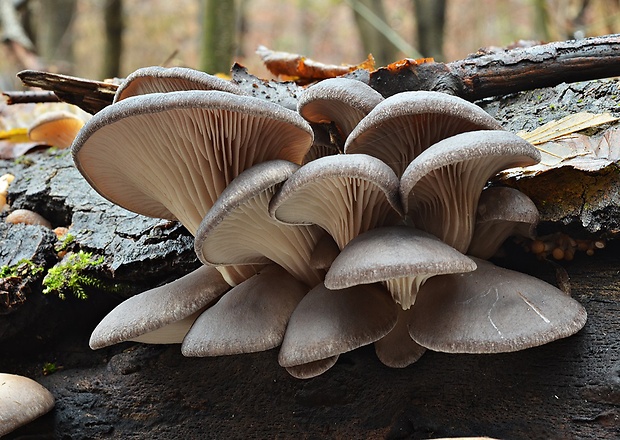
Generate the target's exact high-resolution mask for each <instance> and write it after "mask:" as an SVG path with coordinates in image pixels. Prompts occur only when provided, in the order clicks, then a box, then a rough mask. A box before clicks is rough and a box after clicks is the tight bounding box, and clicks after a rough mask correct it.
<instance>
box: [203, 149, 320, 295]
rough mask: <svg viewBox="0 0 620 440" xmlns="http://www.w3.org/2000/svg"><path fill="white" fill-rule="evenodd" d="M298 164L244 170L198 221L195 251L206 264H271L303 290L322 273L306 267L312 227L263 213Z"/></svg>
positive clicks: (265, 164)
mask: <svg viewBox="0 0 620 440" xmlns="http://www.w3.org/2000/svg"><path fill="white" fill-rule="evenodd" d="M298 168H299V166H298V165H295V164H293V163H291V162H287V161H284V160H272V161H268V162H263V163H259V164H257V165H254V166H253V167H252V168H249V169H247V170H245V171H244V172H243V173H241V174H240V175H239V176H238V177H237V178H236V179H235V180H233V181H232V182H231V184H230V185H228V187H227V188H226V189H225V190H224V191H222V194H221V195H220V197H219V198H218V199H217V201H216V202H215V204H214V205H213V207H212V208H211V209H210V210H209V212H208V213H207V215H206V216H205V217H204V219H203V220H202V222H201V224H200V227H199V228H198V231H197V233H196V241H195V249H196V254H197V255H198V258H199V259H200V261H202V262H203V263H204V264H209V265H221V264H238V265H241V264H266V263H269V262H270V261H273V262H275V263H277V264H279V265H280V266H282V267H284V268H285V269H286V270H287V271H288V272H289V273H291V274H292V275H293V276H295V277H296V278H297V279H298V280H300V281H302V282H304V283H306V284H307V285H308V286H314V285H316V284H317V283H319V282H321V280H322V278H323V272H322V271H318V270H316V269H313V268H312V267H310V264H309V263H310V255H311V253H312V250H313V249H314V247H315V245H316V243H317V241H318V239H319V238H320V237H321V235H322V234H323V231H321V229H320V228H319V227H317V226H313V225H308V226H293V225H285V224H282V223H280V222H277V221H276V220H274V219H272V218H271V217H270V216H269V214H268V209H267V208H268V206H269V201H270V200H271V198H272V197H273V195H274V193H276V191H277V190H278V188H279V187H280V185H281V184H282V182H284V181H285V180H286V179H287V178H289V177H290V176H291V175H292V174H293V173H294V172H295V171H296V170H297V169H298Z"/></svg>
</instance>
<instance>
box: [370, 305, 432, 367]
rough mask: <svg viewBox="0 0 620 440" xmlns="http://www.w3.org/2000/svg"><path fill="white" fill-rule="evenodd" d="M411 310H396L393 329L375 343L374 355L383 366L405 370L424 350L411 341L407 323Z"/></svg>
mask: <svg viewBox="0 0 620 440" xmlns="http://www.w3.org/2000/svg"><path fill="white" fill-rule="evenodd" d="M412 311H413V309H408V310H402V309H399V310H398V321H397V322H396V325H395V326H394V328H393V329H392V330H391V331H390V332H389V333H388V334H387V335H385V336H384V337H382V338H381V339H379V340H378V341H377V342H375V353H376V354H377V357H378V358H379V360H380V361H381V363H383V365H385V366H388V367H391V368H405V367H408V366H409V365H411V364H413V363H414V362H417V361H418V359H420V358H421V357H422V355H423V354H424V353H425V352H426V348H424V347H422V346H421V345H420V344H418V343H417V342H415V341H414V340H413V339H411V336H410V335H409V321H410V320H411V318H410V316H411V313H412Z"/></svg>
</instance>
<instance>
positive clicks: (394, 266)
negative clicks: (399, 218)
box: [325, 226, 476, 309]
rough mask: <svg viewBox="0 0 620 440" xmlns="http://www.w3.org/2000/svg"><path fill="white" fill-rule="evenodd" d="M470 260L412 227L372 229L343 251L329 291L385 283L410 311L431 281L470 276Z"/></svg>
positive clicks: (329, 279)
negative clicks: (438, 277)
mask: <svg viewBox="0 0 620 440" xmlns="http://www.w3.org/2000/svg"><path fill="white" fill-rule="evenodd" d="M475 268H476V264H475V263H474V262H473V261H472V259H471V258H469V257H467V256H465V255H463V254H461V253H460V252H458V251H456V250H455V249H454V248H452V247H450V246H448V245H447V244H445V243H442V242H441V241H440V240H438V239H437V238H436V237H434V236H432V235H431V234H428V233H426V232H423V231H420V230H418V229H415V228H412V227H410V226H391V227H383V228H376V229H372V230H370V231H368V232H365V233H363V234H360V235H359V236H358V237H356V238H354V239H353V240H351V242H350V243H349V244H348V245H346V246H345V247H344V249H343V250H342V251H341V252H340V255H338V256H337V257H336V259H335V260H334V262H333V263H332V265H331V267H330V269H329V270H328V271H327V274H326V275H325V286H326V287H327V288H328V289H343V288H346V287H351V286H355V285H358V284H370V283H377V282H385V283H386V285H387V288H388V290H389V291H390V292H391V293H392V296H393V297H394V300H395V301H396V302H397V303H399V304H401V306H402V307H403V309H408V308H409V307H411V305H412V304H413V303H414V301H415V297H416V292H417V289H418V288H419V286H420V285H421V284H422V283H423V282H424V281H425V280H426V279H427V278H429V277H432V276H435V275H441V274H447V273H460V272H469V271H472V270H474V269H475Z"/></svg>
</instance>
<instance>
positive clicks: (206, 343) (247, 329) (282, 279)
mask: <svg viewBox="0 0 620 440" xmlns="http://www.w3.org/2000/svg"><path fill="white" fill-rule="evenodd" d="M307 291H308V288H307V287H306V286H305V285H304V284H303V283H302V282H300V281H298V280H296V279H295V278H294V277H293V276H292V275H290V274H289V273H288V272H286V271H285V270H284V269H283V268H281V267H279V266H276V265H270V266H267V267H265V268H264V269H263V270H261V272H260V273H258V274H257V275H255V276H253V277H252V278H249V279H247V280H246V281H244V282H243V283H241V284H239V285H237V286H235V287H233V288H232V289H231V290H230V291H229V292H227V293H226V294H225V295H224V296H223V297H222V298H221V299H220V300H219V301H218V302H217V303H216V304H215V305H213V306H211V307H210V308H208V309H207V310H205V311H204V312H202V315H200V317H199V318H198V319H197V320H196V322H195V323H194V325H193V326H192V328H191V329H190V331H189V332H188V333H187V336H186V337H185V339H184V340H183V345H182V346H181V352H182V353H183V355H184V356H222V355H232V354H241V353H253V352H257V351H264V350H269V349H271V348H274V347H277V346H278V345H280V344H281V343H282V338H283V337H284V331H285V329H286V324H287V323H288V320H289V318H290V316H291V314H292V313H293V310H295V307H296V306H297V304H298V303H299V301H301V299H302V298H303V297H304V295H305V294H306V292H307Z"/></svg>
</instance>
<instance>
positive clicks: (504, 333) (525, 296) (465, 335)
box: [409, 259, 587, 353]
mask: <svg viewBox="0 0 620 440" xmlns="http://www.w3.org/2000/svg"><path fill="white" fill-rule="evenodd" d="M475 261H476V264H477V265H478V268H477V269H476V270H475V271H474V272H470V273H466V274H454V275H444V276H440V277H435V278H433V279H431V280H429V281H428V282H427V283H426V284H425V285H424V286H423V287H422V289H420V292H419V293H418V299H417V301H416V303H415V305H414V307H413V312H412V316H411V321H410V323H409V333H410V335H411V337H412V338H413V339H414V340H415V341H416V342H417V343H419V344H420V345H422V346H424V347H426V348H428V349H430V350H435V351H443V352H448V353H502V352H510V351H517V350H523V349H525V348H530V347H536V346H538V345H542V344H546V343H547V342H551V341H554V340H556V339H560V338H565V337H567V336H570V335H572V334H574V333H576V332H577V331H579V330H580V329H581V328H582V327H583V326H584V324H585V322H586V317H587V315H586V311H585V309H584V308H583V307H582V306H581V304H579V303H578V302H577V301H575V300H574V299H572V298H571V297H570V296H568V295H566V294H565V293H564V292H562V291H561V290H559V289H557V288H555V287H554V286H552V285H550V284H548V283H545V282H544V281H541V280H539V279H537V278H534V277H531V276H529V275H525V274H522V273H519V272H514V271H511V270H508V269H503V268H500V267H497V266H495V265H493V264H491V263H489V262H487V261H484V260H480V259H475Z"/></svg>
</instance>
